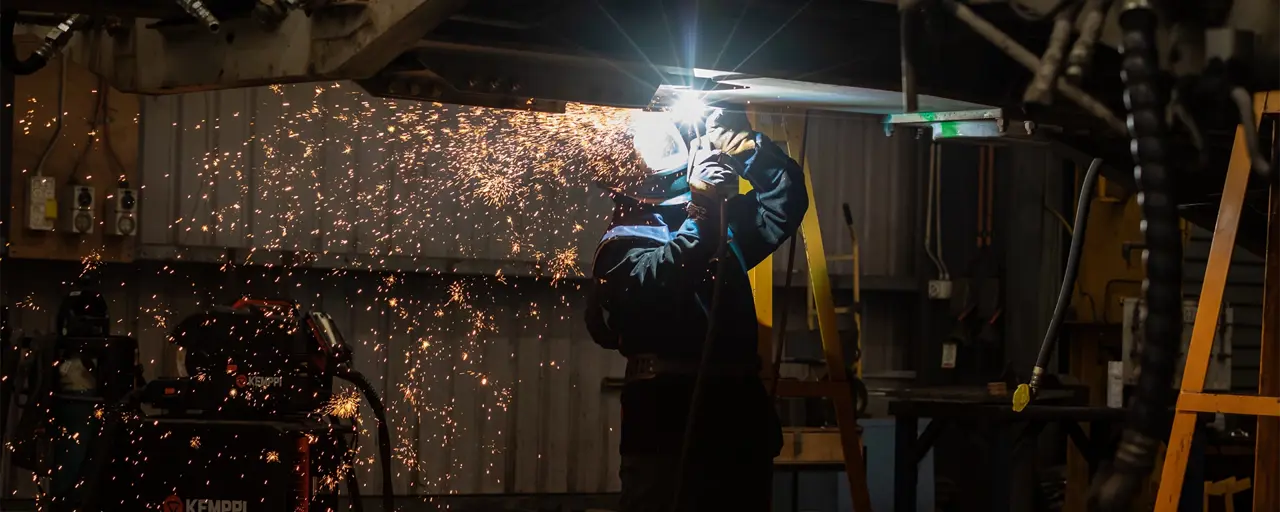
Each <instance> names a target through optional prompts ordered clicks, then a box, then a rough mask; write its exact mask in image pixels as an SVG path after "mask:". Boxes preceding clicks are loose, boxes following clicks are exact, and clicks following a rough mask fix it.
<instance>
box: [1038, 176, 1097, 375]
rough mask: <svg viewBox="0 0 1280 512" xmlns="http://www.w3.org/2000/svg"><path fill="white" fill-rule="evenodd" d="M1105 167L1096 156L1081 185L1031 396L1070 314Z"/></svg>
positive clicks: (1041, 343)
mask: <svg viewBox="0 0 1280 512" xmlns="http://www.w3.org/2000/svg"><path fill="white" fill-rule="evenodd" d="M1101 168H1102V159H1101V158H1095V159H1093V161H1092V162H1090V163H1089V170H1088V171H1087V172H1085V174H1084V183H1081V184H1080V201H1079V202H1078V203H1077V204H1076V219H1075V224H1072V230H1071V249H1070V251H1069V252H1068V253H1067V268H1066V270H1064V271H1063V273H1062V287H1061V288H1060V289H1059V290H1058V303H1057V305H1055V306H1054V307H1053V316H1052V317H1051V318H1050V319H1049V327H1048V328H1047V329H1045V332H1044V341H1041V342H1040V355H1039V356H1037V357H1036V366H1035V368H1033V369H1032V370H1031V383H1030V384H1028V387H1030V388H1031V397H1032V398H1034V397H1035V394H1036V392H1037V391H1039V390H1040V378H1041V377H1042V376H1043V375H1044V369H1045V367H1047V366H1049V358H1050V357H1051V356H1052V355H1053V347H1054V346H1055V345H1056V343H1054V342H1055V341H1056V340H1057V339H1058V329H1059V328H1060V327H1062V320H1063V318H1064V317H1066V316H1067V304H1068V303H1070V302H1071V290H1072V289H1074V288H1075V285H1076V274H1078V273H1079V271H1080V253H1081V251H1082V249H1083V248H1084V234H1085V227H1086V225H1087V224H1088V223H1089V222H1088V221H1089V207H1090V206H1092V205H1093V188H1094V184H1096V183H1097V182H1098V171H1099V170H1100V169H1101Z"/></svg>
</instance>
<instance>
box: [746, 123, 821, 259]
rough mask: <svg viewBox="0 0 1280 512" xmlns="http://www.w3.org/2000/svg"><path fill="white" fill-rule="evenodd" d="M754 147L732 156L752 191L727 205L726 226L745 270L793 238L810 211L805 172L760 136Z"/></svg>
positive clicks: (758, 135) (767, 139)
mask: <svg viewBox="0 0 1280 512" xmlns="http://www.w3.org/2000/svg"><path fill="white" fill-rule="evenodd" d="M752 135H753V138H754V139H755V140H754V142H755V144H754V145H755V147H754V148H751V149H748V150H746V151H743V152H740V153H739V154H737V155H735V158H738V159H739V161H740V162H741V163H742V169H743V170H742V177H743V178H746V180H747V181H749V182H750V183H751V188H752V190H751V192H749V193H747V194H745V195H743V196H739V197H736V198H734V199H732V200H731V201H730V202H729V226H730V228H732V229H733V240H734V245H736V246H737V247H738V249H739V251H741V253H742V256H743V259H745V260H746V265H747V268H752V267H755V266H756V265H758V264H759V263H760V262H761V261H763V260H764V259H765V258H766V257H768V256H769V255H770V254H773V252H774V251H776V250H777V249H778V247H779V246H780V245H782V242H785V241H786V240H787V238H789V237H791V236H794V235H795V233H796V230H797V229H799V227H800V221H801V220H802V219H803V218H804V214H805V211H806V210H808V208H809V193H808V191H807V190H806V189H805V182H804V171H803V170H802V169H801V168H800V165H799V164H797V163H796V161H795V160H792V159H791V157H789V156H787V154H786V153H785V152H783V151H782V148H781V147H779V146H778V145H777V144H774V143H773V141H771V140H769V138H768V137H765V136H764V135H763V134H760V133H753V134H752Z"/></svg>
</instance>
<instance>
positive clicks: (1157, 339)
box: [1090, 1, 1182, 512]
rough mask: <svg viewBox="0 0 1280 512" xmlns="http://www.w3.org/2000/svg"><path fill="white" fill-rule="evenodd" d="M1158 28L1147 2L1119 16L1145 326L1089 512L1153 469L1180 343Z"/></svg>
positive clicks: (1117, 505)
mask: <svg viewBox="0 0 1280 512" xmlns="http://www.w3.org/2000/svg"><path fill="white" fill-rule="evenodd" d="M1156 25H1157V18H1156V12H1155V10H1154V9H1153V8H1152V7H1151V5H1150V4H1149V3H1147V2H1142V1H1133V2H1127V3H1126V5H1125V10H1124V11H1123V12H1122V13H1121V15H1120V27H1121V30H1122V38H1123V39H1122V41H1123V51H1124V59H1123V63H1122V78H1123V79H1124V82H1125V103H1126V104H1127V105H1128V107H1129V119H1128V123H1127V124H1128V126H1129V132H1130V136H1131V137H1132V147H1131V150H1132V152H1133V157H1134V162H1135V164H1136V165H1135V167H1134V175H1135V178H1136V181H1137V182H1138V190H1139V195H1138V201H1139V203H1140V204H1141V206H1142V217H1143V234H1144V236H1145V238H1146V243H1147V252H1146V263H1147V279H1146V281H1145V282H1144V283H1143V288H1144V289H1145V291H1146V305H1147V320H1146V336H1145V339H1144V340H1143V347H1142V359H1141V363H1140V364H1141V368H1142V373H1141V376H1140V377H1139V379H1138V388H1137V396H1136V398H1135V399H1134V401H1133V405H1132V406H1131V407H1130V409H1129V417H1128V420H1127V423H1126V425H1125V432H1124V435H1123V437H1122V438H1121V440H1120V445H1119V447H1118V448H1117V450H1116V456H1115V460H1114V461H1113V463H1112V467H1111V468H1110V471H1109V472H1108V473H1109V474H1107V475H1106V476H1105V477H1104V478H1100V479H1099V480H1098V484H1097V485H1096V486H1095V487H1094V489H1093V492H1092V496H1091V497H1090V498H1091V500H1090V501H1091V504H1092V505H1093V506H1092V508H1093V510H1096V511H1102V512H1111V511H1120V510H1127V509H1128V507H1129V503H1130V502H1131V501H1132V500H1133V497H1134V496H1135V495H1137V493H1138V491H1139V490H1140V487H1141V484H1142V482H1143V481H1145V479H1146V478H1147V476H1148V475H1149V474H1150V472H1151V470H1152V469H1153V468H1154V466H1155V458H1156V452H1157V450H1158V449H1159V447H1160V443H1161V441H1162V440H1163V439H1165V438H1166V437H1167V436H1168V434H1169V425H1168V407H1169V405H1170V404H1171V403H1172V400H1173V390H1172V388H1173V386H1172V383H1173V374H1174V370H1175V368H1176V366H1177V357H1178V354H1179V350H1178V348H1179V347H1178V345H1179V341H1180V340H1181V338H1182V240H1181V236H1180V233H1179V230H1178V211H1177V206H1176V204H1175V203H1174V197H1173V194H1174V180H1175V179H1176V175H1175V172H1174V169H1173V168H1172V167H1171V166H1170V162H1169V161H1168V160H1167V155H1168V149H1169V148H1168V147H1167V145H1168V143H1169V131H1168V127H1167V126H1166V125H1165V122H1164V118H1165V117H1164V110H1165V103H1166V102H1165V97H1164V94H1163V92H1162V90H1161V86H1160V84H1159V83H1158V82H1159V73H1160V68H1159V60H1158V59H1157V58H1156V48H1155V42H1156V39H1155V30H1156Z"/></svg>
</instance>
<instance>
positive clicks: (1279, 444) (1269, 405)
mask: <svg viewBox="0 0 1280 512" xmlns="http://www.w3.org/2000/svg"><path fill="white" fill-rule="evenodd" d="M1263 114H1280V91H1271V92H1266V93H1258V94H1256V95H1255V96H1254V122H1255V123H1258V122H1260V121H1261V119H1262V117H1263ZM1271 172H1280V169H1273V170H1272V171H1271ZM1250 173H1251V165H1250V157H1249V152H1248V149H1247V146H1246V140H1245V131H1244V129H1243V127H1241V128H1237V129H1236V138H1235V144H1234V146H1232V148H1231V161H1230V164H1229V165H1228V167H1227V179H1226V183H1225V184H1224V185H1223V188H1222V204H1221V206H1219V208H1218V220H1217V224H1216V225H1215V226H1214V234H1213V244H1212V246H1211V248H1210V249H1209V261H1208V264H1207V266H1206V269H1205V276H1204V282H1203V288H1202V289H1201V291H1200V304H1199V307H1198V308H1197V310H1196V318H1195V324H1194V326H1193V327H1192V331H1191V344H1190V346H1189V347H1188V349H1187V362H1186V366H1185V368H1184V370H1183V374H1182V388H1181V392H1180V393H1179V396H1178V402H1177V406H1176V407H1175V413H1174V419H1173V430H1172V433H1171V434H1170V435H1169V444H1168V449H1167V451H1166V454H1165V459H1164V469H1163V471H1162V472H1161V476H1160V492H1159V494H1158V495H1157V498H1156V512H1174V511H1176V510H1177V509H1178V500H1179V498H1180V497H1181V496H1180V495H1181V491H1182V482H1183V479H1184V478H1185V476H1186V471H1187V456H1188V454H1189V453H1190V451H1191V439H1192V436H1193V435H1194V434H1195V428H1196V415H1197V414H1198V413H1210V412H1212V413H1223V414H1240V415H1251V416H1257V417H1258V431H1257V434H1256V443H1257V444H1256V452H1255V459H1256V462H1255V466H1254V468H1255V470H1254V477H1253V482H1254V485H1253V488H1254V496H1253V510H1255V511H1259V512H1266V511H1277V510H1280V468H1277V465H1280V185H1276V184H1275V182H1274V181H1273V182H1272V183H1273V184H1272V185H1271V191H1270V200H1269V201H1270V205H1269V210H1268V214H1267V242H1266V251H1265V261H1266V268H1265V274H1264V277H1263V302H1262V308H1263V313H1262V344H1261V345H1262V354H1261V358H1260V364H1259V370H1258V396H1245V395H1229V394H1211V393H1205V392H1204V381H1205V375H1206V373H1207V371H1208V367H1209V354H1210V351H1211V349H1212V348H1213V347H1212V345H1213V338H1214V334H1215V333H1216V332H1217V327H1218V313H1219V311H1220V309H1221V306H1222V294H1223V289H1224V287H1225V285H1226V279H1227V270H1228V268H1229V267H1230V264H1231V254H1232V251H1233V250H1234V249H1235V242H1236V230H1237V228H1238V227H1239V223H1240V213H1241V208H1242V206H1243V203H1244V198H1245V190H1246V187H1247V185H1248V182H1249V175H1250Z"/></svg>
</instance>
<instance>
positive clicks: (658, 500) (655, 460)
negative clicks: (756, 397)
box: [618, 454, 773, 512]
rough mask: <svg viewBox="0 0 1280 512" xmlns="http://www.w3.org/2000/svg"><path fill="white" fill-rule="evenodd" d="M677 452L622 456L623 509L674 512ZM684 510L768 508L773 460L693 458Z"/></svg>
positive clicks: (754, 511)
mask: <svg viewBox="0 0 1280 512" xmlns="http://www.w3.org/2000/svg"><path fill="white" fill-rule="evenodd" d="M679 466H680V456H679V455H675V454H672V455H667V454H661V455H623V456H622V468H621V470H620V471H619V472H618V474H619V476H620V477H621V478H622V497H621V498H620V499H619V502H618V503H619V506H620V507H619V508H620V512H672V508H671V500H672V498H673V497H674V496H675V492H676V488H675V480H676V473H677V472H679ZM684 474H685V485H684V487H683V489H682V490H681V498H680V502H681V507H680V509H679V510H680V512H718V511H725V512H729V511H732V512H769V511H770V509H771V508H772V507H771V501H770V500H771V497H772V491H773V489H772V488H773V458H772V457H768V456H759V457H756V458H750V459H748V458H746V457H742V456H738V457H725V458H718V459H710V458H703V459H698V458H692V459H691V460H690V461H689V465H688V467H687V468H686V469H685V472H684Z"/></svg>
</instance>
